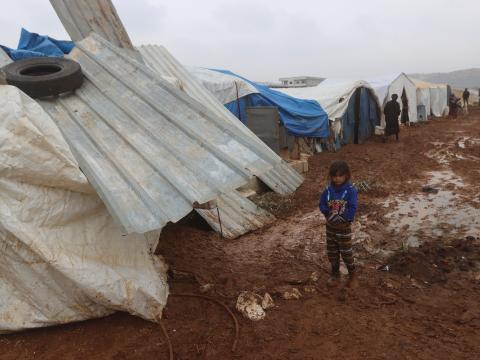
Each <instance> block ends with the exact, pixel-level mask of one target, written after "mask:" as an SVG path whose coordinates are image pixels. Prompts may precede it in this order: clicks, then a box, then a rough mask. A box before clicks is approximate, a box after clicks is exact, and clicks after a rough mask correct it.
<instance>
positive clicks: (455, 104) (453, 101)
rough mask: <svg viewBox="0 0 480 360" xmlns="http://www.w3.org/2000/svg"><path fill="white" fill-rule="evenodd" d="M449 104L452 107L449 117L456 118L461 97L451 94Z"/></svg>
mask: <svg viewBox="0 0 480 360" xmlns="http://www.w3.org/2000/svg"><path fill="white" fill-rule="evenodd" d="M448 106H449V107H450V111H449V113H448V117H449V118H454V119H456V118H457V115H458V109H459V108H460V99H459V98H457V97H456V96H455V94H452V95H450V99H448Z"/></svg>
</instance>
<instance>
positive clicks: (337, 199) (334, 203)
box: [319, 182, 358, 222]
mask: <svg viewBox="0 0 480 360" xmlns="http://www.w3.org/2000/svg"><path fill="white" fill-rule="evenodd" d="M357 205H358V200H357V190H356V189H355V188H354V187H353V185H352V184H350V183H349V182H346V183H345V184H343V185H341V186H339V187H337V186H335V185H333V184H331V185H328V186H327V188H326V189H325V190H324V191H323V193H322V195H321V196H320V204H319V207H320V211H321V212H322V213H323V215H325V217H328V216H329V215H330V213H331V212H332V211H334V210H336V211H337V212H338V215H341V216H342V217H343V218H344V219H345V220H347V221H349V222H352V221H353V219H355V213H356V212H357Z"/></svg>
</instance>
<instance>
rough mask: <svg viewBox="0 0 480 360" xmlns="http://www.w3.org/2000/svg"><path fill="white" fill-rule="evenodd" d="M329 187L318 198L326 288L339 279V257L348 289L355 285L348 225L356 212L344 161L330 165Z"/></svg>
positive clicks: (353, 189) (355, 193)
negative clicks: (322, 218)
mask: <svg viewBox="0 0 480 360" xmlns="http://www.w3.org/2000/svg"><path fill="white" fill-rule="evenodd" d="M329 176H330V184H329V185H328V186H327V188H326V189H325V191H324V192H323V193H322V195H321V196H320V211H321V212H322V213H323V215H325V218H326V220H327V223H326V231H327V255H328V260H329V261H330V264H331V266H332V276H331V278H330V279H329V281H328V285H330V286H335V285H336V284H338V282H339V280H340V255H341V257H342V259H343V263H344V264H345V266H346V267H347V269H348V274H349V280H348V284H347V286H348V287H355V286H357V280H356V277H355V264H354V258H353V252H352V227H351V224H352V222H353V220H354V218H355V212H356V211H357V191H356V190H355V188H354V187H353V185H352V184H351V183H350V168H349V166H348V164H347V163H346V162H345V161H335V162H333V163H332V165H331V166H330V171H329Z"/></svg>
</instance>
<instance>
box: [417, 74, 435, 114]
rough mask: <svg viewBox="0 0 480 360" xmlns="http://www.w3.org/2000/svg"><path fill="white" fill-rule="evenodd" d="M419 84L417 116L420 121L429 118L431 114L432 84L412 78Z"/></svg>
mask: <svg viewBox="0 0 480 360" xmlns="http://www.w3.org/2000/svg"><path fill="white" fill-rule="evenodd" d="M412 81H413V82H414V83H415V85H416V86H417V116H418V120H419V121H423V120H427V119H428V117H429V116H431V114H432V111H431V105H430V84H429V83H427V82H424V81H421V80H416V79H413V78H412Z"/></svg>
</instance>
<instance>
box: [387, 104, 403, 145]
mask: <svg viewBox="0 0 480 360" xmlns="http://www.w3.org/2000/svg"><path fill="white" fill-rule="evenodd" d="M397 99H398V95H397V94H393V95H392V100H390V101H389V102H387V104H386V105H385V108H384V109H383V113H384V114H385V123H386V124H385V140H386V139H387V137H388V136H390V135H395V138H396V139H397V141H398V133H399V132H400V126H399V125H398V116H399V115H400V113H401V110H400V104H399V103H398V102H397Z"/></svg>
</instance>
